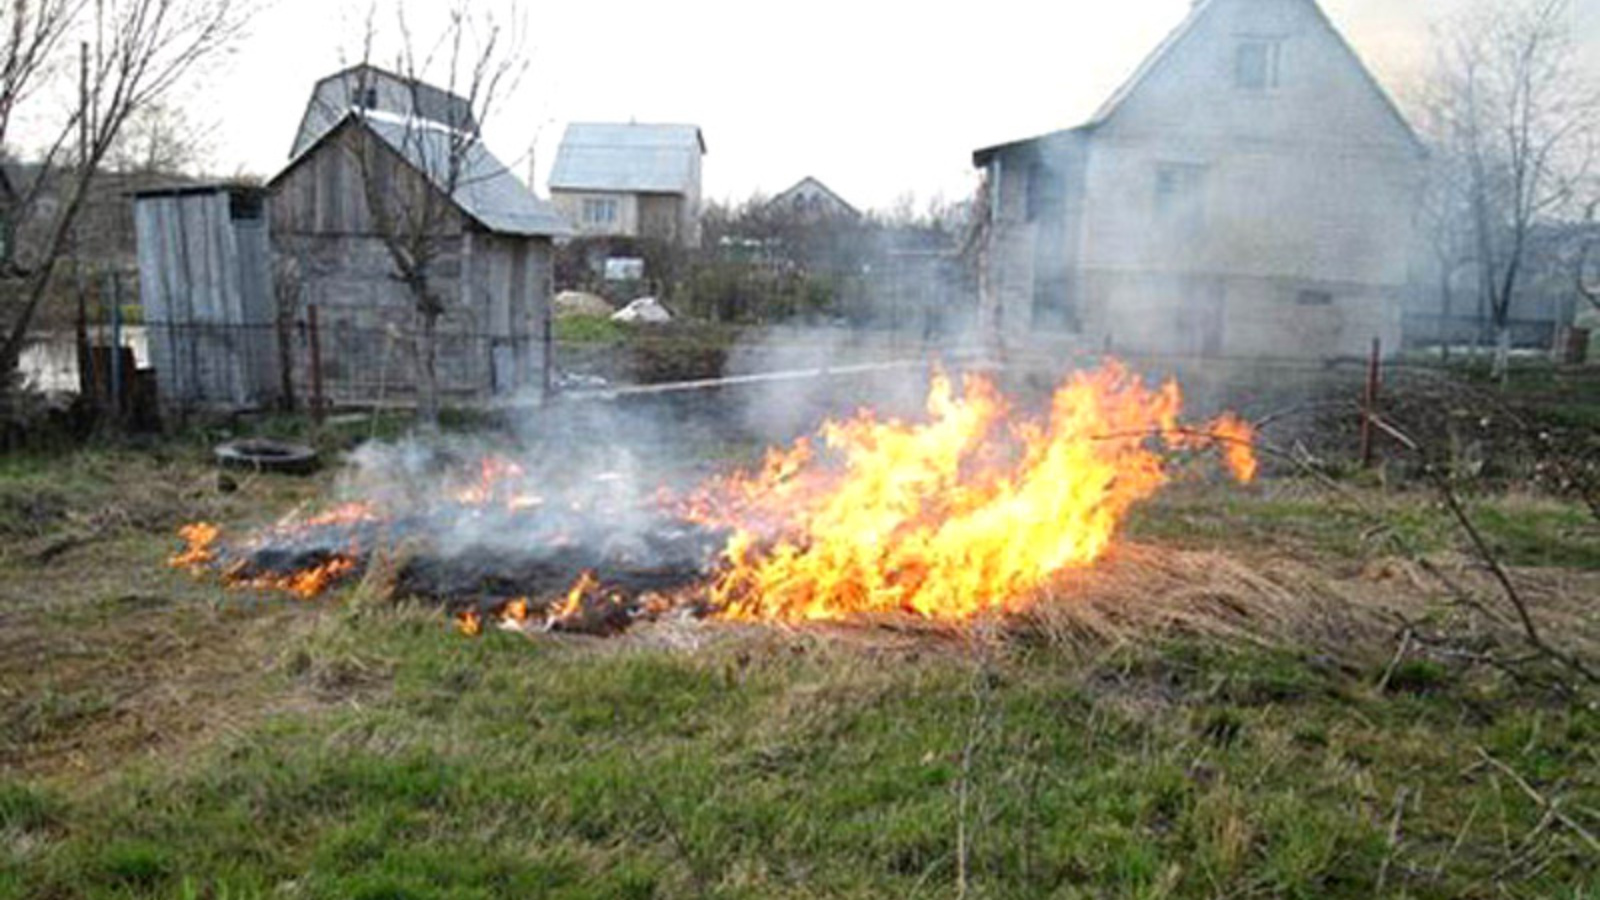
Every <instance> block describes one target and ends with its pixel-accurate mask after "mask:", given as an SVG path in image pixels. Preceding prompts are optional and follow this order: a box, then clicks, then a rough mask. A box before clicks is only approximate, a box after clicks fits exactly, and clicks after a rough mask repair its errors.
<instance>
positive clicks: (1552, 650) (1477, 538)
mask: <svg viewBox="0 0 1600 900" xmlns="http://www.w3.org/2000/svg"><path fill="white" fill-rule="evenodd" d="M1369 418H1370V419H1371V420H1372V424H1373V425H1374V426H1375V427H1377V428H1378V429H1379V430H1381V431H1383V432H1384V433H1385V434H1387V435H1389V436H1390V437H1391V438H1394V439H1395V440H1396V441H1398V442H1399V443H1400V445H1401V446H1403V447H1405V448H1406V449H1407V450H1409V451H1411V452H1412V453H1414V454H1416V455H1417V456H1418V457H1419V458H1421V459H1422V461H1423V472H1424V474H1426V475H1427V476H1428V480H1429V481H1430V482H1431V483H1432V484H1433V486H1434V489H1435V490H1437V491H1438V493H1439V497H1440V499H1442V500H1443V501H1444V505H1445V508H1446V509H1447V510H1449V512H1450V514H1451V516H1452V517H1454V518H1455V520H1456V523H1457V524H1458V525H1460V526H1461V530H1462V531H1464V532H1466V534H1467V538H1468V539H1469V540H1470V541H1471V542H1472V546H1473V549H1474V550H1476V551H1477V554H1478V557H1479V558H1480V559H1481V560H1482V561H1483V564H1484V565H1485V566H1486V567H1487V568H1488V569H1489V572H1490V574H1492V575H1493V576H1494V579H1495V581H1496V582H1497V583H1499V585H1500V590H1501V592H1502V593H1504V595H1505V598H1506V601H1507V602H1508V603H1510V604H1511V607H1512V609H1513V610H1514V611H1515V612H1516V616H1517V620H1518V621H1519V622H1520V623H1521V626H1522V636H1523V639H1524V640H1526V641H1527V643H1528V644H1529V645H1530V646H1531V647H1533V648H1534V649H1536V650H1538V651H1540V652H1541V653H1543V654H1544V655H1545V656H1547V657H1549V658H1550V659H1553V660H1555V661H1557V662H1559V663H1561V664H1563V665H1565V666H1566V667H1567V668H1569V669H1571V670H1572V671H1573V672H1576V673H1577V674H1578V675H1580V676H1582V677H1583V678H1584V679H1586V680H1587V681H1589V682H1590V683H1592V684H1600V673H1597V672H1595V670H1593V669H1591V668H1590V667H1589V666H1588V665H1587V664H1586V663H1584V661H1583V660H1582V659H1580V658H1579V657H1578V656H1576V655H1575V654H1571V653H1567V652H1566V651H1563V650H1561V649H1560V648H1557V647H1555V646H1554V645H1552V644H1551V643H1550V642H1549V641H1547V640H1545V637H1544V635H1543V633H1541V631H1540V630H1539V625H1538V623H1537V622H1535V621H1534V618H1533V614H1532V612H1531V611H1530V609H1529V607H1528V602H1527V600H1526V599H1525V598H1523V596H1522V593H1521V592H1520V591H1519V590H1517V586H1516V584H1515V583H1514V582H1513V581H1512V580H1511V575H1510V573H1509V572H1507V571H1506V568H1505V566H1504V565H1502V564H1501V563H1500V557H1499V555H1498V554H1496V553H1495V552H1494V550H1493V549H1492V548H1491V547H1490V546H1489V542H1488V541H1487V540H1485V539H1484V537H1483V532H1481V531H1479V530H1478V526H1477V525H1476V524H1475V523H1474V522H1473V521H1472V517H1471V516H1470V515H1468V514H1467V511H1466V508H1465V507H1463V506H1462V504H1461V497H1460V496H1459V495H1458V494H1457V493H1456V491H1455V488H1454V487H1452V486H1451V485H1450V481H1449V479H1448V478H1446V477H1445V476H1444V474H1443V473H1442V472H1440V471H1439V469H1438V468H1437V467H1436V466H1434V465H1433V464H1432V463H1431V462H1429V461H1428V459H1427V454H1426V453H1425V452H1424V451H1423V449H1422V445H1421V444H1420V443H1418V442H1417V441H1416V440H1415V439H1413V438H1412V437H1411V436H1410V435H1407V434H1406V433H1405V432H1403V431H1401V430H1400V429H1399V428H1397V427H1395V426H1394V425H1393V424H1391V423H1389V422H1386V421H1385V420H1384V419H1383V417H1382V416H1378V415H1371V416H1369Z"/></svg>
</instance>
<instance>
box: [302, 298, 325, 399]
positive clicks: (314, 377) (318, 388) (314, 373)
mask: <svg viewBox="0 0 1600 900" xmlns="http://www.w3.org/2000/svg"><path fill="white" fill-rule="evenodd" d="M306 325H307V329H308V332H309V334H308V337H309V338H310V342H311V348H310V349H311V421H313V422H315V423H317V424H318V425H321V424H322V420H323V417H324V416H325V415H326V412H327V410H326V408H325V406H324V404H323V397H322V333H321V330H320V329H319V328H318V327H317V305H316V304H315V303H313V304H310V305H309V306H307V307H306Z"/></svg>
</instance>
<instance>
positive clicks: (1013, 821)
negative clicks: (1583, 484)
mask: <svg viewBox="0 0 1600 900" xmlns="http://www.w3.org/2000/svg"><path fill="white" fill-rule="evenodd" d="M337 443H339V440H337V439H330V447H331V446H332V445H336V444H337ZM198 447H199V444H194V445H190V444H184V443H178V444H170V445H163V446H162V448H161V449H160V452H159V453H156V454H152V453H150V452H145V451H117V450H96V451H87V452H79V453H71V454H56V455H51V456H48V457H46V456H33V457H26V458H10V459H6V460H0V537H3V538H4V541H3V542H0V545H3V549H0V898H6V897H119V898H127V897H171V896H177V897H213V898H243V897H269V896H270V897H370V898H379V897H383V898H395V897H508V896H514V897H537V896H549V897H699V896H724V897H879V896H882V897H920V896H927V897H948V896H960V895H961V894H962V893H963V889H964V893H965V896H969V897H1180V896H1181V897H1188V896H1205V897H1210V896H1240V897H1244V896H1272V897H1306V898H1310V897H1372V896H1407V897H1488V896H1509V897H1566V898H1579V897H1600V846H1596V845H1595V844H1593V843H1591V841H1592V835H1594V834H1595V833H1600V750H1597V748H1600V706H1597V705H1596V704H1595V703H1594V702H1593V698H1592V697H1587V698H1586V697H1578V698H1562V697H1560V696H1558V695H1554V694H1552V693H1550V692H1548V691H1544V690H1538V689H1535V688H1533V687H1531V686H1529V685H1525V684H1522V683H1520V682H1518V681H1516V680H1513V679H1510V678H1507V677H1503V676H1498V675H1496V674H1494V673H1492V672H1484V671H1480V670H1475V669H1468V668H1465V667H1463V666H1462V665H1460V664H1458V663H1455V662H1453V661H1451V660H1450V659H1447V658H1442V657H1438V656H1432V655H1429V654H1426V653H1422V652H1412V653H1409V654H1401V655H1399V656H1397V655H1396V652H1395V651H1396V645H1395V643H1394V642H1391V641H1388V640H1384V641H1380V642H1375V643H1361V644H1353V645H1350V646H1331V645H1316V644H1310V643H1307V644H1303V645H1296V644H1277V645H1262V644H1251V643H1240V642H1222V641H1218V640H1213V639H1202V638H1199V637H1194V636H1188V637H1185V636H1183V635H1182V634H1180V633H1172V634H1167V635H1164V636H1162V637H1159V638H1151V639H1150V640H1147V641H1138V642H1130V643H1125V644H1097V645H1092V646H1083V645H1074V646H1070V647H1069V646H1067V645H1063V644H1061V643H1058V642H1055V641H1050V640H1030V639H1026V638H1025V637H1019V638H1013V639H1009V640H996V641H989V640H977V639H964V638H961V637H960V636H951V635H948V634H946V635H923V636H918V635H906V634H903V633H898V632H889V631H874V630H862V629H856V630H851V629H845V630H836V631H826V632H824V631H808V630H800V631H774V630H765V629H748V628H735V627H732V626H715V625H713V626H705V625H699V626H690V625H664V626H661V627H658V628H655V629H650V630H644V631H640V632H636V633H635V634H634V635H632V636H630V637H629V638H627V639H624V640H618V641H611V642H597V641H591V640H583V639H576V638H566V639H558V638H543V639H538V640H533V641H530V640H528V639H526V638H522V637H514V636H510V635H500V634H496V635H490V636H488V637H487V638H485V639H481V640H466V639H462V638H460V637H458V636H457V635H455V633H454V632H453V630H452V629H451V628H450V626H449V623H448V622H447V621H446V620H445V619H444V617H443V616H442V615H441V614H439V613H437V612H434V611H431V610H427V609H422V608H416V607H410V606H404V605H402V606H399V607H390V606H383V605H372V604H363V603H341V602H340V600H341V599H348V597H349V595H350V593H351V592H349V591H347V592H346V595H345V597H344V598H330V599H329V600H326V601H321V602H318V603H315V604H305V603H300V602H297V601H291V600H286V599H282V598H277V597H258V596H254V595H249V594H225V593H222V592H220V591H219V590H217V589H215V588H214V587H211V586H209V585H206V584H203V583H197V582H194V581H192V580H190V579H189V578H187V577H186V576H183V575H180V574H178V573H174V572H171V571H169V570H167V569H166V568H165V567H164V566H163V565H162V562H163V559H164V557H165V556H166V554H167V553H169V552H170V551H171V550H172V549H173V544H174V541H173V539H172V538H171V534H172V531H173V529H174V528H175V527H176V526H177V525H178V524H179V523H180V522H182V521H185V520H189V519H195V518H211V519H216V520H221V521H224V522H228V523H237V524H244V525H247V524H249V523H253V522H260V521H264V520H270V519H272V518H275V517H276V516H277V515H279V514H281V513H282V512H284V511H286V510H287V509H289V508H290V507H292V506H294V505H295V504H297V503H300V502H304V501H306V500H308V499H310V498H313V497H315V496H318V495H319V494H320V493H321V492H322V491H323V490H325V489H326V487H327V482H328V476H322V477H321V478H317V479H309V480H293V479H274V478H244V479H239V480H237V481H227V482H221V483H219V481H218V479H217V476H216V475H215V474H214V473H213V472H211V471H210V470H209V468H208V467H207V466H206V464H205V459H204V456H203V454H201V453H200V452H199V450H198V449H197V448H198ZM1358 490H1359V491H1360V495H1361V496H1362V497H1363V499H1364V500H1365V502H1367V503H1368V504H1369V505H1370V506H1371V507H1373V508H1375V509H1379V510H1381V511H1382V512H1383V514H1384V515H1385V516H1386V517H1387V518H1389V519H1390V520H1391V521H1393V522H1394V527H1395V529H1396V530H1397V531H1399V532H1402V533H1403V534H1404V535H1405V537H1406V539H1407V540H1408V541H1410V542H1411V543H1412V544H1414V545H1415V546H1417V547H1419V548H1420V549H1423V550H1426V551H1428V552H1430V553H1435V554H1438V555H1439V556H1441V557H1447V556H1449V555H1450V554H1451V553H1452V552H1453V551H1455V550H1457V549H1459V548H1460V541H1459V539H1458V538H1457V537H1456V536H1455V534H1454V533H1453V532H1452V531H1451V530H1450V529H1449V528H1448V525H1447V522H1446V520H1445V519H1444V518H1443V517H1442V516H1441V515H1440V513H1439V511H1438V510H1437V509H1435V508H1434V507H1433V504H1432V503H1431V501H1430V498H1428V497H1427V496H1426V495H1411V494H1407V493H1404V492H1397V491H1385V490H1382V489H1381V488H1380V487H1372V488H1358ZM1473 509H1474V513H1475V515H1476V516H1477V518H1478V520H1479V521H1480V522H1481V523H1482V524H1483V527H1484V528H1485V530H1486V531H1487V532H1488V534H1489V535H1490V537H1491V540H1492V541H1494V542H1495V543H1496V544H1497V545H1498V546H1499V547H1500V548H1501V549H1502V550H1503V551H1504V552H1505V553H1506V555H1507V559H1508V561H1509V562H1513V563H1515V564H1516V565H1518V566H1520V567H1525V568H1523V569H1520V570H1519V577H1520V578H1526V579H1529V580H1530V581H1538V582H1539V583H1546V582H1548V583H1550V584H1554V585H1558V586H1564V587H1562V588H1561V589H1563V590H1566V591H1567V592H1568V593H1569V594H1571V595H1572V596H1573V597H1576V598H1577V599H1579V600H1582V599H1584V598H1585V597H1587V598H1592V597H1593V596H1594V592H1595V591H1596V590H1597V589H1600V577H1597V573H1600V533H1597V530H1596V524H1595V523H1594V522H1593V520H1592V519H1589V518H1587V517H1586V515H1585V514H1584V513H1583V512H1582V511H1581V510H1579V509H1578V508H1577V507H1575V506H1570V505H1567V504H1563V503H1560V502H1556V501H1551V500H1546V499H1538V498H1532V497H1509V498H1507V497H1492V498H1479V499H1477V500H1476V501H1475V504H1474V507H1473ZM1368 526H1369V523H1368V522H1367V521H1366V520H1364V519H1362V518H1361V517H1360V516H1357V515H1356V514H1355V513H1354V512H1350V511H1346V510H1345V509H1344V508H1343V507H1342V506H1341V504H1340V503H1338V502H1334V501H1332V500H1330V499H1329V497H1328V496H1326V495H1324V494H1321V493H1319V492H1317V491H1316V490H1314V489H1313V488H1311V487H1310V486H1307V485H1302V484H1298V483H1295V482H1287V481H1285V482H1274V483H1270V484H1268V485H1266V486H1263V487H1261V488H1257V489H1252V490H1249V491H1235V490H1231V489H1230V490H1227V491H1220V490H1218V489H1215V488H1211V487H1208V486H1205V485H1186V486H1181V487H1180V488H1179V489H1178V490H1176V491H1175V492H1174V493H1172V494H1171V495H1169V496H1168V497H1167V498H1166V499H1164V500H1162V501H1161V502H1159V503H1157V504H1155V505H1153V506H1152V507H1150V508H1148V509H1146V510H1144V511H1142V512H1141V513H1140V514H1139V516H1138V517H1137V519H1136V521H1134V522H1133V523H1132V524H1131V526H1130V536H1131V537H1133V538H1134V539H1136V540H1138V541H1139V542H1140V543H1141V544H1144V545H1147V546H1149V547H1152V548H1155V549H1156V550H1157V551H1159V550H1161V549H1162V548H1167V549H1171V550H1179V549H1181V550H1183V551H1185V552H1187V551H1197V552H1206V553H1225V554H1233V555H1235V556H1237V557H1238V558H1240V559H1242V560H1246V561H1252V560H1273V559H1293V560H1296V561H1297V562H1299V563H1302V564H1304V565H1307V566H1311V567H1313V568H1315V569H1316V570H1318V571H1325V572H1326V573H1327V577H1329V578H1330V579H1332V578H1335V577H1340V578H1343V577H1352V576H1351V575H1350V573H1351V572H1353V571H1356V570H1360V569H1362V568H1363V567H1366V566H1369V565H1371V564H1372V563H1373V561H1374V559H1375V558H1376V557H1378V556H1379V555H1380V553H1381V552H1382V551H1380V550H1378V549H1377V548H1376V547H1375V545H1374V542H1373V541H1372V539H1371V534H1370V533H1368ZM1373 585H1374V586H1373V587H1371V590H1372V591H1373V592H1375V593H1377V594H1380V595H1381V594H1383V593H1384V592H1386V591H1388V592H1394V593H1395V594H1396V595H1398V594H1400V593H1403V592H1404V591H1406V588H1405V587H1404V585H1402V584H1400V583H1399V582H1398V581H1396V582H1395V583H1393V584H1390V583H1389V582H1387V581H1375V582H1373ZM355 593H359V591H356V592H355ZM1139 600H1140V598H1138V597H1131V596H1130V597H1129V598H1128V601H1129V602H1130V603H1133V602H1138V601H1139ZM1580 608H1585V609H1587V608H1589V607H1588V606H1586V605H1580ZM1441 615H1443V616H1447V615H1448V613H1441ZM1569 621H1577V622H1578V623H1579V624H1578V625H1576V626H1572V627H1571V629H1570V630H1571V631H1573V632H1574V633H1570V634H1562V635H1560V637H1561V638H1562V639H1574V640H1577V639H1580V638H1581V639H1586V640H1597V639H1600V622H1597V621H1596V618H1595V613H1594V612H1593V611H1591V612H1589V613H1588V618H1587V619H1584V618H1581V617H1580V618H1579V619H1576V620H1569ZM1578 632H1581V633H1578ZM1546 802H1556V803H1557V809H1556V812H1557V813H1559V816H1557V815H1552V814H1551V811H1550V809H1549V808H1548V807H1547V806H1545V805H1542V804H1544V803H1546ZM1585 834H1588V835H1590V836H1591V837H1589V838H1588V839H1586V838H1585V837H1584V835H1585Z"/></svg>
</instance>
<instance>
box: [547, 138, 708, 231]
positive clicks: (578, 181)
mask: <svg viewBox="0 0 1600 900" xmlns="http://www.w3.org/2000/svg"><path fill="white" fill-rule="evenodd" d="M705 152H706V144H705V138H704V137H703V136H702V135H701V133H700V129H699V127H698V126H695V125H639V124H600V123H586V122H575V123H573V124H571V125H568V126H567V131H566V134H565V135H564V136H563V137H562V139H561V149H560V151H559V152H558V153H557V154H556V162H555V166H554V167H553V168H552V169H551V171H550V198H551V200H552V201H553V202H554V203H555V204H556V206H557V207H558V208H560V209H561V211H562V212H563V213H565V214H566V216H567V218H568V219H569V220H570V221H571V222H573V223H574V225H575V226H576V228H577V231H578V233H579V234H580V235H583V236H587V237H637V238H649V239H654V240H661V241H666V242H668V243H672V244H678V245H681V246H688V247H698V246H700V198H701V188H700V172H701V165H700V164H701V157H703V156H704V155H705Z"/></svg>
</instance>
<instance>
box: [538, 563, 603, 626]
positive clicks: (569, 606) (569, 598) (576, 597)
mask: <svg viewBox="0 0 1600 900" xmlns="http://www.w3.org/2000/svg"><path fill="white" fill-rule="evenodd" d="M599 590H600V579H599V578H598V577H597V576H596V575H595V574H594V573H593V572H584V573H583V574H582V575H579V576H578V580H577V581H575V582H573V583H572V587H571V588H569V589H568V590H567V595H566V596H565V597H563V598H562V599H561V600H560V602H558V603H555V604H554V605H552V606H551V607H550V612H549V614H548V621H549V623H550V624H551V625H555V624H557V623H560V622H567V621H570V620H572V619H575V618H577V617H578V616H580V615H582V614H583V604H584V601H586V600H588V599H589V598H590V597H591V596H593V595H594V594H596V593H598V592H599Z"/></svg>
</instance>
